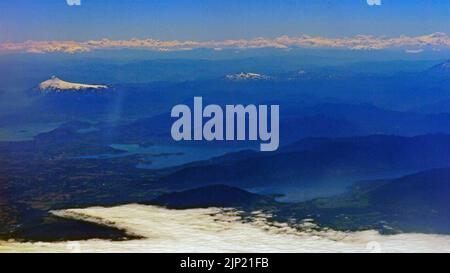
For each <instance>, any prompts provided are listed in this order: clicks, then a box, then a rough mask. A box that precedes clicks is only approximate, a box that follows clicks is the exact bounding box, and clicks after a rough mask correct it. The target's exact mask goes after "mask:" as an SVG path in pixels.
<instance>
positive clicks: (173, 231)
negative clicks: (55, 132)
mask: <svg viewBox="0 0 450 273" xmlns="http://www.w3.org/2000/svg"><path fill="white" fill-rule="evenodd" d="M55 214H56V215H59V216H61V217H67V218H74V219H79V220H85V221H91V222H95V223H101V224H104V225H108V226H114V227H118V228H121V229H124V230H126V231H127V232H128V233H130V234H135V235H140V236H142V237H143V238H142V239H139V240H130V241H108V240H87V241H78V242H57V243H21V242H15V241H8V242H4V241H3V242H2V241H0V253H1V252H133V253H134V252H203V253H212V252H283V253H284V252H449V251H450V248H449V247H450V236H445V235H432V234H412V233H410V234H398V235H390V236H385V235H380V234H379V233H378V232H376V231H372V230H368V231H361V232H341V231H334V230H331V229H327V230H315V229H314V227H315V226H314V224H313V223H311V222H310V221H305V222H304V223H303V224H301V226H299V228H300V230H297V229H295V228H293V227H290V226H288V225H287V224H284V223H277V222H270V224H269V222H268V221H267V217H266V216H265V215H263V214H261V213H257V212H255V213H254V221H253V222H242V221H240V218H239V217H237V216H236V213H234V212H232V211H228V212H224V211H223V210H221V209H218V208H209V209H188V210H168V209H165V208H161V207H155V206H145V205H135V204H131V205H123V206H118V207H112V208H102V207H93V208H86V209H69V210H63V211H57V212H55Z"/></svg>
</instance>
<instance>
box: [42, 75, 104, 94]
mask: <svg viewBox="0 0 450 273" xmlns="http://www.w3.org/2000/svg"><path fill="white" fill-rule="evenodd" d="M107 88H108V86H106V85H94V84H82V83H73V82H66V81H63V80H61V79H60V78H58V77H56V76H53V77H52V78H51V79H49V80H46V81H44V82H42V83H41V84H39V89H40V90H54V91H57V92H62V91H70V90H72V91H73V90H75V91H77V90H86V89H107Z"/></svg>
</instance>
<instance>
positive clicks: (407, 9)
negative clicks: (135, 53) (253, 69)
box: [0, 0, 450, 42]
mask: <svg viewBox="0 0 450 273" xmlns="http://www.w3.org/2000/svg"><path fill="white" fill-rule="evenodd" d="M433 32H445V33H450V1H446V0H425V1H424V0H383V2H382V5H381V6H377V7H373V6H369V5H367V3H366V0H309V1H306V0H285V1H280V0H223V1H219V0H164V1H162V0H159V1H156V0H141V1H139V0H134V1H132V0H82V5H81V6H68V5H67V3H66V0H28V1H27V0H14V1H0V42H5V41H11V42H21V41H25V40H28V39H32V40H53V39H54V40H77V41H82V40H88V39H101V38H110V39H130V38H156V39H163V40H172V39H180V40H187V39H193V40H211V39H217V40H223V39H239V38H246V39H249V38H255V37H269V38H270V37H277V36H280V35H290V36H295V35H300V34H310V35H319V36H327V37H342V36H352V35H356V34H372V35H386V36H398V35H401V34H406V35H422V34H429V33H433Z"/></svg>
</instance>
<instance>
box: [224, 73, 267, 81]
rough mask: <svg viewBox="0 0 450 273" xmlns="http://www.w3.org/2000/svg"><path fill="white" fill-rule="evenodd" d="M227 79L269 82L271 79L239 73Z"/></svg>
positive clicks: (259, 75)
mask: <svg viewBox="0 0 450 273" xmlns="http://www.w3.org/2000/svg"><path fill="white" fill-rule="evenodd" d="M226 78H227V79H228V80H234V81H236V80H269V79H270V77H269V76H266V75H262V74H257V73H238V74H232V75H227V76H226Z"/></svg>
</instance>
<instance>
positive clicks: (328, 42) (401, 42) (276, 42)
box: [0, 32, 450, 54]
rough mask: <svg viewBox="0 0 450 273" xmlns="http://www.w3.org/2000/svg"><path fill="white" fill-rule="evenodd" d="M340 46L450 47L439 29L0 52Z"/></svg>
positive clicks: (49, 45) (41, 45)
mask: <svg viewBox="0 0 450 273" xmlns="http://www.w3.org/2000/svg"><path fill="white" fill-rule="evenodd" d="M293 47H305V48H341V49H353V50H380V49H388V48H407V47H410V48H411V47H414V48H423V47H431V48H442V47H444V48H450V38H449V36H448V35H447V34H446V33H441V32H436V33H432V34H428V35H422V36H405V35H402V36H399V37H394V38H388V37H379V36H371V35H357V36H353V37H345V38H326V37H320V36H309V35H302V36H298V37H289V36H286V35H285V36H280V37H278V38H274V39H268V38H255V39H239V40H221V41H214V40H213V41H178V40H173V41H162V40H155V39H131V40H110V39H102V40H89V41H83V42H78V41H26V42H22V43H9V42H6V43H1V44H0V52H5V51H6V52H9V51H11V52H28V53H51V52H65V53H72V54H73V53H81V52H89V51H93V50H101V49H148V50H155V51H182V50H192V49H196V48H210V49H214V50H222V49H252V48H281V49H289V48H293Z"/></svg>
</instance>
